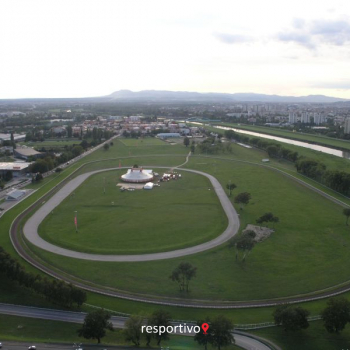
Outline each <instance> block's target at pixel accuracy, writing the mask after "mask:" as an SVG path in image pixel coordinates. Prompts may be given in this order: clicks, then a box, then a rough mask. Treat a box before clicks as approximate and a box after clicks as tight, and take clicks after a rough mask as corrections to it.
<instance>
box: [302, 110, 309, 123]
mask: <svg viewBox="0 0 350 350" xmlns="http://www.w3.org/2000/svg"><path fill="white" fill-rule="evenodd" d="M301 122H302V123H310V114H309V113H308V112H302V113H301Z"/></svg>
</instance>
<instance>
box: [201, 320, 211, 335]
mask: <svg viewBox="0 0 350 350" xmlns="http://www.w3.org/2000/svg"><path fill="white" fill-rule="evenodd" d="M202 329H203V331H204V333H203V334H208V333H207V330H208V329H209V325H208V323H203V324H202Z"/></svg>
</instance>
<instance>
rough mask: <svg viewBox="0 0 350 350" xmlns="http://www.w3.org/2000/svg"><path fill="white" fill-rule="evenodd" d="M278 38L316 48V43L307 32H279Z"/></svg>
mask: <svg viewBox="0 0 350 350" xmlns="http://www.w3.org/2000/svg"><path fill="white" fill-rule="evenodd" d="M277 38H278V39H279V40H280V41H284V42H294V43H297V44H299V45H302V46H305V47H307V48H308V49H315V44H314V43H313V42H312V40H311V37H310V35H308V34H307V33H300V32H297V31H294V32H285V33H279V34H277Z"/></svg>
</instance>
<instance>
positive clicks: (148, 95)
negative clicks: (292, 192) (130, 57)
mask: <svg viewBox="0 0 350 350" xmlns="http://www.w3.org/2000/svg"><path fill="white" fill-rule="evenodd" d="M128 101H129V102H155V103H166V102H170V103H174V102H175V103H182V102H183V103H191V102H192V103H193V102H194V103H196V102H198V103H205V102H208V103H212V102H213V103H220V102H227V103H230V102H232V103H235V102H285V103H334V102H346V103H349V102H350V100H346V99H343V98H336V97H329V96H324V95H309V96H299V97H295V96H279V95H264V94H254V93H236V94H226V93H215V92H208V93H200V92H189V91H163V90H143V91H138V92H133V91H130V90H120V91H115V92H113V93H112V94H110V95H107V96H100V97H81V98H24V99H0V104H16V103H21V104H23V103H45V104H55V103H66V104H69V103H113V102H116V103H117V102H128Z"/></svg>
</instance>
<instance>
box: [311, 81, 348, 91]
mask: <svg viewBox="0 0 350 350" xmlns="http://www.w3.org/2000/svg"><path fill="white" fill-rule="evenodd" d="M312 87H315V88H323V89H336V90H350V81H345V82H342V81H339V82H332V83H329V82H327V83H326V82H323V83H322V82H320V83H318V84H316V85H313V86H312Z"/></svg>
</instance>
